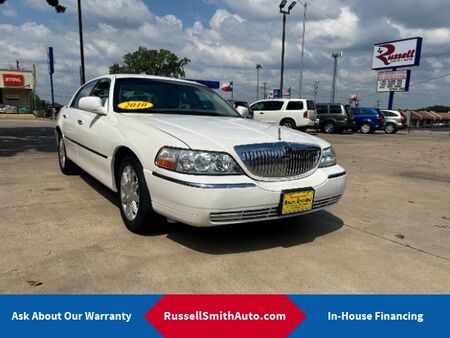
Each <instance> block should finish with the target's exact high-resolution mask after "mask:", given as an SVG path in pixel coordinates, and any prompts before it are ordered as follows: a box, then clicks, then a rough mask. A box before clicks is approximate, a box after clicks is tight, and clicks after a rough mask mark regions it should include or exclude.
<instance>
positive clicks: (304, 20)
mask: <svg viewBox="0 0 450 338" xmlns="http://www.w3.org/2000/svg"><path fill="white" fill-rule="evenodd" d="M299 2H300V1H299ZM300 4H302V3H301V2H300ZM302 5H303V4H302ZM307 6H308V3H307V2H306V1H305V4H304V5H303V7H304V8H305V11H304V15H303V33H302V56H301V61H300V62H301V63H300V86H299V88H300V89H299V94H300V96H299V98H302V94H303V93H302V89H303V60H304V57H305V29H306V8H307Z"/></svg>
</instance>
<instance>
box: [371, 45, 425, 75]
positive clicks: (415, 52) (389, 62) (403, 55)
mask: <svg viewBox="0 0 450 338" xmlns="http://www.w3.org/2000/svg"><path fill="white" fill-rule="evenodd" d="M421 49H422V38H421V37H415V38H410V39H405V40H397V41H389V42H383V43H378V44H376V45H375V46H374V47H373V60H372V69H387V68H399V67H410V66H418V65H419V64H420V52H421Z"/></svg>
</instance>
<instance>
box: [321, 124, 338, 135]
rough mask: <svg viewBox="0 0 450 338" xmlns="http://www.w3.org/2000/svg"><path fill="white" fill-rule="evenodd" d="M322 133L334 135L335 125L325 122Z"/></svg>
mask: <svg viewBox="0 0 450 338" xmlns="http://www.w3.org/2000/svg"><path fill="white" fill-rule="evenodd" d="M323 132H324V133H325V134H334V133H335V132H336V124H335V123H334V122H333V121H326V122H325V123H324V124H323Z"/></svg>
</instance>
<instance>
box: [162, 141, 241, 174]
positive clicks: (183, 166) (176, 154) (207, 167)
mask: <svg viewBox="0 0 450 338" xmlns="http://www.w3.org/2000/svg"><path fill="white" fill-rule="evenodd" d="M155 164H156V165H157V166H158V167H161V168H164V169H168V170H172V171H176V172H179V173H185V174H202V175H233V174H234V175H236V174H242V173H243V172H242V169H241V168H240V167H239V165H238V164H237V163H236V161H235V160H234V159H233V158H232V157H231V156H230V155H228V154H226V153H218V152H211V151H199V150H187V149H186V150H185V149H175V148H168V147H164V148H162V149H161V150H160V151H159V152H158V155H156V158H155Z"/></svg>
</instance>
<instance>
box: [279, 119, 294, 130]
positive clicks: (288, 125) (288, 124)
mask: <svg viewBox="0 0 450 338" xmlns="http://www.w3.org/2000/svg"><path fill="white" fill-rule="evenodd" d="M281 125H282V126H283V127H286V128H291V129H294V128H295V124H294V122H292V121H290V120H287V121H283V122H282V123H281Z"/></svg>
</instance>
